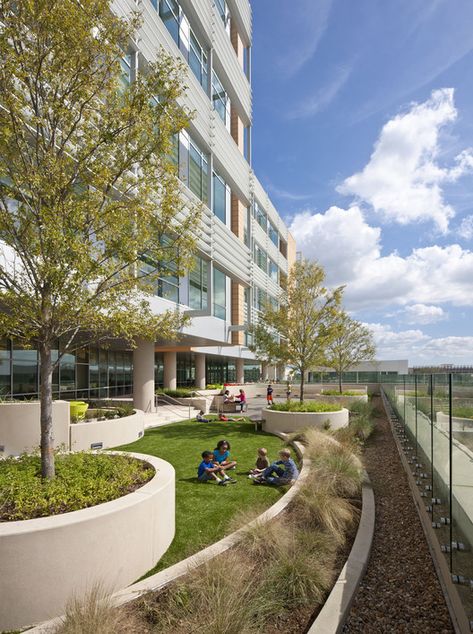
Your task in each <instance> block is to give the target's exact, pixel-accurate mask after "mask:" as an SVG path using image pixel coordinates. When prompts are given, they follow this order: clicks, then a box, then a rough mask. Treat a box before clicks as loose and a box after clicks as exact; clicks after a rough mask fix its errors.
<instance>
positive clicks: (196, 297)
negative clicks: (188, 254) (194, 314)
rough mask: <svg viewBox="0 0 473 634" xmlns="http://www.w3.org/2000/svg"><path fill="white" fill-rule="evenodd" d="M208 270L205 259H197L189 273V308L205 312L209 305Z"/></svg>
mask: <svg viewBox="0 0 473 634" xmlns="http://www.w3.org/2000/svg"><path fill="white" fill-rule="evenodd" d="M208 268H209V263H208V262H207V260H204V259H203V258H200V257H196V258H195V267H194V269H193V270H192V271H191V272H190V273H189V306H190V307H191V308H192V309H193V310H205V309H206V308H207V305H208V288H207V286H208V282H207V276H208Z"/></svg>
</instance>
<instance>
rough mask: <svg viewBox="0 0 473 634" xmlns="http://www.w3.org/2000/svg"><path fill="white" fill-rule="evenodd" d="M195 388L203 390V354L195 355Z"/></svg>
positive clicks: (204, 383) (204, 384)
mask: <svg viewBox="0 0 473 634" xmlns="http://www.w3.org/2000/svg"><path fill="white" fill-rule="evenodd" d="M195 386H196V388H197V389H198V390H205V386H206V382H205V354H196V355H195Z"/></svg>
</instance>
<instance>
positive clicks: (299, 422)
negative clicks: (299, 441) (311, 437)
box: [261, 408, 349, 433]
mask: <svg viewBox="0 0 473 634" xmlns="http://www.w3.org/2000/svg"><path fill="white" fill-rule="evenodd" d="M261 418H263V419H264V420H265V424H264V430H265V431H268V432H276V431H280V432H285V433H291V432H295V431H299V430H301V429H304V428H305V427H316V428H317V429H324V428H325V427H326V426H327V424H330V427H329V428H330V429H340V428H341V427H347V426H348V422H349V412H348V410H347V409H345V408H344V409H341V410H340V411H338V412H277V411H275V410H272V409H264V410H262V412H261Z"/></svg>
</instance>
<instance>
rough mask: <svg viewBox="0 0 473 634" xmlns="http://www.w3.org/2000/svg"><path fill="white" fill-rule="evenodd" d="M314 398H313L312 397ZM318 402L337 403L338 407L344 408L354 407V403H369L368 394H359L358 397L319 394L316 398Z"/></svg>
mask: <svg viewBox="0 0 473 634" xmlns="http://www.w3.org/2000/svg"><path fill="white" fill-rule="evenodd" d="M311 398H312V397H311ZM315 400H316V401H320V402H321V403H335V404H336V405H341V406H342V407H349V406H350V405H353V403H358V402H359V401H361V402H362V403H367V402H368V394H366V393H365V394H357V395H356V396H355V395H353V396H347V395H343V394H342V395H341V396H335V394H317V395H316V396H315Z"/></svg>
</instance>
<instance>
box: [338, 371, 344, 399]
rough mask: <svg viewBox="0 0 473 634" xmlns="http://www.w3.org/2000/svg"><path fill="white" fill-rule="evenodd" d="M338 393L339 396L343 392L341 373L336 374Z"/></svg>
mask: <svg viewBox="0 0 473 634" xmlns="http://www.w3.org/2000/svg"><path fill="white" fill-rule="evenodd" d="M338 391H339V392H340V394H341V393H342V392H343V386H342V373H341V372H339V373H338Z"/></svg>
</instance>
